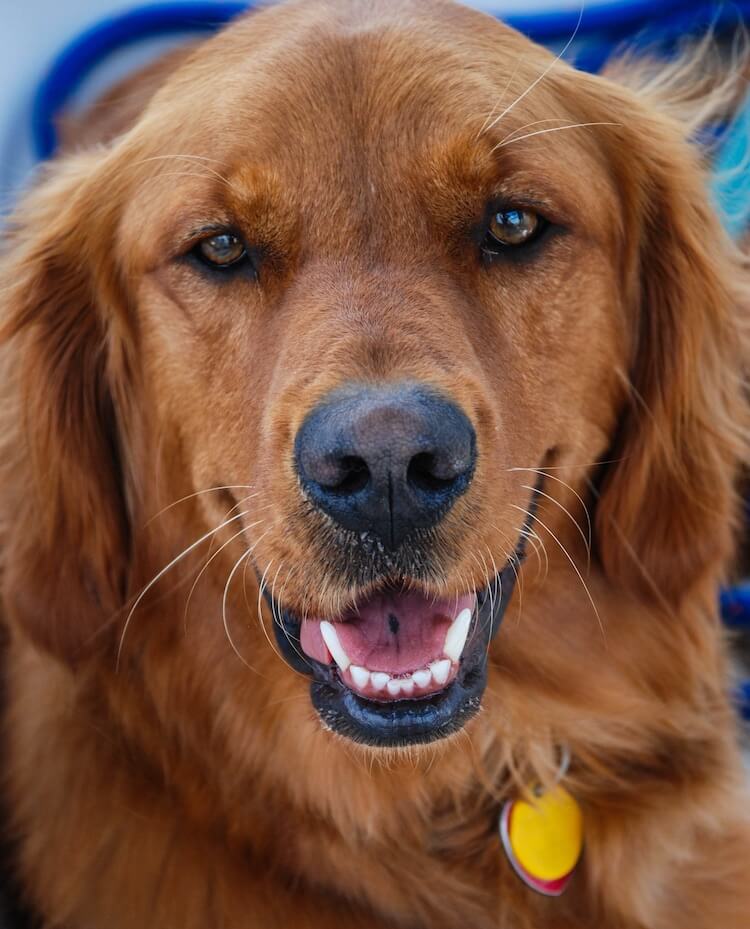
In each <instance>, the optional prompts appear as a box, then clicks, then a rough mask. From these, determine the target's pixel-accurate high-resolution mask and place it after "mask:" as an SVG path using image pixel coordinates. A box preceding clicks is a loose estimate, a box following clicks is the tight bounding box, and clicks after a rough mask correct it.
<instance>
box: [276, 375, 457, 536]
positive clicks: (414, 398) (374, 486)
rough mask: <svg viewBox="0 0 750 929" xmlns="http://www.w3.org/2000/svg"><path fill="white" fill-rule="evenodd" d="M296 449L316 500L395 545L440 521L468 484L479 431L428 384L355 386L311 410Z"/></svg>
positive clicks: (350, 524)
mask: <svg viewBox="0 0 750 929" xmlns="http://www.w3.org/2000/svg"><path fill="white" fill-rule="evenodd" d="M295 454H296V465H297V472H298V474H299V478H300V481H301V484H302V488H303V491H304V492H305V494H306V496H307V497H308V499H309V500H311V501H312V502H313V503H314V504H315V505H316V506H317V507H318V508H319V509H321V510H323V512H324V513H327V514H328V515H329V516H330V517H331V519H334V520H335V521H336V522H337V523H338V524H339V525H341V526H343V527H344V528H346V529H350V530H352V531H354V532H360V533H362V532H367V533H371V534H373V535H375V536H377V537H378V538H379V539H380V541H381V542H382V543H383V545H385V546H386V547H387V548H389V549H396V548H398V546H399V545H400V544H401V543H402V542H403V541H404V539H405V538H406V537H407V536H408V535H409V534H410V533H411V532H412V531H414V530H417V529H428V528H430V527H431V526H434V525H436V524H437V523H438V522H439V521H440V520H441V519H442V518H443V517H444V516H445V514H446V513H447V512H448V510H449V509H450V507H451V505H452V504H453V502H454V501H455V500H456V498H457V497H459V496H460V495H461V494H462V493H464V491H465V490H466V488H467V487H468V486H469V483H470V481H471V478H472V475H473V473H474V464H475V461H476V435H475V433H474V428H473V426H472V425H471V422H470V421H469V419H468V418H467V416H466V415H465V413H463V412H462V411H461V410H460V409H459V408H458V407H457V406H456V405H455V404H454V403H451V402H450V401H449V400H447V399H445V398H444V397H442V396H440V395H439V394H438V393H436V392H434V391H433V390H430V389H429V388H427V387H423V386H420V385H416V384H397V385H393V386H389V387H360V386H356V387H354V386H352V387H349V388H346V389H343V390H341V391H337V392H336V393H335V394H332V395H331V396H329V397H328V399H327V400H325V401H324V402H323V403H322V404H320V405H319V406H317V407H315V409H313V410H312V412H311V413H310V414H309V415H308V417H307V418H306V419H305V421H304V423H303V424H302V426H301V427H300V430H299V432H298V433H297V439H296V442H295Z"/></svg>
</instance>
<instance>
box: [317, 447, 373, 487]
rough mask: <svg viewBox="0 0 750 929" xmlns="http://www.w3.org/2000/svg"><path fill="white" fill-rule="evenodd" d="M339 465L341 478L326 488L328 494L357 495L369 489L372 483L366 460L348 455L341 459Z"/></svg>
mask: <svg viewBox="0 0 750 929" xmlns="http://www.w3.org/2000/svg"><path fill="white" fill-rule="evenodd" d="M338 465H339V467H338V472H339V478H338V480H337V481H335V482H332V483H330V484H327V485H326V486H325V489H326V490H327V491H328V493H333V494H340V495H341V496H346V495H348V494H356V493H357V492H358V491H360V490H364V488H365V487H367V485H368V483H369V482H370V469H369V468H368V467H367V462H366V461H365V460H364V458H359V457H358V456H357V455H346V456H344V457H343V458H341V459H339V462H338Z"/></svg>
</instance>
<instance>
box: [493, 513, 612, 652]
mask: <svg viewBox="0 0 750 929" xmlns="http://www.w3.org/2000/svg"><path fill="white" fill-rule="evenodd" d="M511 506H513V507H514V508H515V509H517V510H520V511H521V512H522V513H525V514H526V515H527V516H528V515H531V514H529V513H528V511H527V510H524V509H523V507H520V506H516V504H515V503H512V504H511ZM533 519H534V521H535V522H536V523H538V524H539V525H540V526H541V527H542V529H545V530H546V531H547V532H548V533H549V534H550V535H551V536H552V538H553V539H554V541H555V542H556V543H557V545H558V547H559V548H560V551H561V552H562V553H563V555H565V557H566V558H567V559H568V561H569V562H570V564H571V567H572V568H573V570H574V571H575V573H576V574H577V575H578V579H579V581H580V582H581V584H582V585H583V589H584V590H585V591H586V596H587V597H588V599H589V602H590V603H591V607H592V609H593V611H594V614H595V616H596V620H597V622H598V624H599V629H600V630H601V633H602V638H603V639H604V641H605V642H606V640H607V636H606V633H605V631H604V624H603V623H602V618H601V616H600V614H599V610H598V608H597V606H596V603H594V598H593V597H592V596H591V591H590V590H589V588H588V585H587V583H586V581H585V580H584V579H583V575H582V574H581V572H580V571H579V569H578V565H577V564H576V563H575V561H574V560H573V558H572V557H571V555H570V553H569V552H568V550H567V548H565V546H564V545H563V544H562V542H561V541H560V540H559V539H558V538H557V536H556V535H555V533H554V532H553V531H552V530H551V529H550V528H549V526H547V525H546V524H545V523H543V522H542V520H541V519H540V518H539V516H538V515H535V516H534V517H533Z"/></svg>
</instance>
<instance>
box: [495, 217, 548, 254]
mask: <svg viewBox="0 0 750 929" xmlns="http://www.w3.org/2000/svg"><path fill="white" fill-rule="evenodd" d="M539 229H540V218H539V216H538V215H537V214H536V213H533V212H532V211H531V210H516V209H513V210H501V211H500V212H498V213H495V215H494V216H493V217H492V219H491V220H490V225H489V239H490V243H489V244H490V245H493V244H494V245H496V246H497V245H503V246H513V245H523V244H524V243H526V242H528V241H529V240H530V239H532V238H533V237H534V235H535V234H536V233H537V232H538V231H539Z"/></svg>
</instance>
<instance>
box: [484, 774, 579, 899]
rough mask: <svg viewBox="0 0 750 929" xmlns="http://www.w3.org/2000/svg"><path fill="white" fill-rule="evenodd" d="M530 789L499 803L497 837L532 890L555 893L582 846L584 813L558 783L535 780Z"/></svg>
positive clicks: (566, 881) (566, 880)
mask: <svg viewBox="0 0 750 929" xmlns="http://www.w3.org/2000/svg"><path fill="white" fill-rule="evenodd" d="M566 767H567V765H566ZM529 795H530V797H531V799H530V800H524V799H515V800H509V801H508V802H507V803H505V804H504V805H503V808H502V811H501V813H500V824H499V825H500V838H501V840H502V844H503V848H504V850H505V854H506V855H507V856H508V860H509V861H510V863H511V865H512V867H513V870H514V871H515V872H516V874H517V875H518V876H519V877H520V878H521V880H522V881H523V882H524V883H525V884H526V885H527V886H529V887H531V889H532V890H535V891H537V893H540V894H544V895H545V896H547V897H559V896H560V894H562V893H563V891H564V890H565V888H566V887H567V886H568V884H569V883H570V880H571V878H572V876H573V873H574V871H575V868H576V865H577V864H578V861H579V859H580V857H581V852H582V851H583V814H582V812H581V808H580V806H579V805H578V802H577V801H576V799H575V797H573V796H572V794H570V793H569V792H568V791H567V790H566V789H565V788H564V787H563V786H562V785H561V784H560V783H558V784H557V785H556V786H555V787H554V788H553V789H552V790H550V791H547V792H545V791H544V790H542V788H541V787H539V786H538V785H537V786H535V787H533V788H532V789H531V790H530V791H529Z"/></svg>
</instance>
